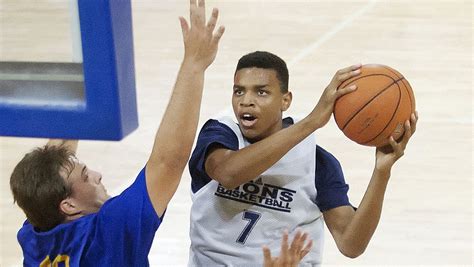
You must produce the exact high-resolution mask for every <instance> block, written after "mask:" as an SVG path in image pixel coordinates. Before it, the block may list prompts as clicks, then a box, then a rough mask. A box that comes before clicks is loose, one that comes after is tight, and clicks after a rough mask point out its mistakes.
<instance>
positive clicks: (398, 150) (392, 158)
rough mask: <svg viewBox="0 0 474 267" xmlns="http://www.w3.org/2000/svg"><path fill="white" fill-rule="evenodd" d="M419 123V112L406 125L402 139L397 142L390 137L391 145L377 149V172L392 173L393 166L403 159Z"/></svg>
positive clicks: (413, 114) (412, 115)
mask: <svg viewBox="0 0 474 267" xmlns="http://www.w3.org/2000/svg"><path fill="white" fill-rule="evenodd" d="M417 122H418V112H416V111H415V112H414V113H412V114H411V116H410V121H408V120H407V121H406V122H405V124H404V128H405V132H404V133H403V136H402V137H401V139H399V140H397V141H395V139H394V138H393V136H390V139H389V144H388V145H386V146H383V147H377V149H376V152H375V157H376V161H375V167H376V169H377V170H382V171H390V169H391V168H392V166H393V164H395V162H396V161H397V160H398V159H399V158H401V157H402V156H403V155H404V153H405V148H406V147H407V144H408V141H409V140H410V138H411V137H412V135H413V134H414V133H415V130H416V123H417Z"/></svg>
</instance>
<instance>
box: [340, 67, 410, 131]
mask: <svg viewBox="0 0 474 267" xmlns="http://www.w3.org/2000/svg"><path fill="white" fill-rule="evenodd" d="M384 76H387V75H384ZM364 77H368V76H364ZM387 77H389V78H390V79H392V80H393V82H392V83H391V84H389V85H388V86H387V87H385V88H384V89H382V90H380V92H378V93H377V94H376V95H375V96H373V97H372V98H371V99H370V100H369V101H367V102H366V103H365V104H364V105H363V106H362V107H361V108H360V109H359V110H357V111H356V112H354V113H353V114H352V116H351V117H350V118H349V119H348V120H347V121H346V123H345V124H344V126H343V127H342V131H344V130H345V129H346V127H347V125H348V124H349V123H350V122H351V121H352V119H354V117H355V116H356V115H357V114H358V113H359V112H360V111H361V110H363V109H364V108H365V107H366V106H367V105H368V104H370V102H372V101H373V100H374V99H375V98H377V97H378V96H379V95H380V94H381V93H383V92H385V91H386V90H387V89H388V88H390V86H392V85H394V84H396V83H397V82H398V81H400V80H401V79H398V80H394V79H393V78H392V77H390V76H387ZM397 77H398V76H397Z"/></svg>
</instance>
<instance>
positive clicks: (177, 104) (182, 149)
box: [150, 60, 205, 171]
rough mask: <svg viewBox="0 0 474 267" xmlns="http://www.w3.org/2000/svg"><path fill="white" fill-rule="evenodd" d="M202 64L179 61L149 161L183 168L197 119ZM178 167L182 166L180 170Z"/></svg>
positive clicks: (201, 83)
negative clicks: (175, 77)
mask: <svg viewBox="0 0 474 267" xmlns="http://www.w3.org/2000/svg"><path fill="white" fill-rule="evenodd" d="M204 71H205V68H202V67H198V66H196V65H194V64H193V62H191V61H186V60H185V61H183V63H182V65H181V68H180V70H179V73H178V77H177V80H176V83H175V87H174V89H173V92H172V95H171V99H170V101H169V103H168V106H167V108H166V111H165V114H164V116H163V119H162V121H161V124H160V127H159V129H158V132H157V134H156V137H155V144H154V146H153V151H152V154H151V156H150V161H152V162H157V163H160V164H162V165H164V164H163V163H164V162H169V163H170V164H166V165H168V166H174V167H175V168H177V169H180V168H182V169H184V166H185V165H186V162H187V160H188V158H189V155H190V153H191V148H192V144H193V142H194V138H195V135H196V128H197V124H198V120H199V111H200V107H201V98H202V91H203V86H204ZM181 171H182V170H181Z"/></svg>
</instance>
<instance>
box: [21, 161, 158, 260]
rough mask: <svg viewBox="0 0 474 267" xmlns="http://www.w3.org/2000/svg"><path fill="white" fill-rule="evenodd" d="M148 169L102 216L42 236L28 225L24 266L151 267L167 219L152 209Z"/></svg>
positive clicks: (24, 235) (24, 229) (23, 239)
mask: <svg viewBox="0 0 474 267" xmlns="http://www.w3.org/2000/svg"><path fill="white" fill-rule="evenodd" d="M145 180H146V179H145V168H143V170H142V171H141V172H140V174H139V175H138V177H137V178H136V180H135V182H134V183H133V184H132V185H131V186H130V187H129V188H127V189H126V190H125V191H124V192H122V193H121V194H120V195H118V196H116V197H114V198H111V199H109V200H108V201H107V202H105V203H104V205H103V206H102V207H101V209H100V210H99V212H98V213H94V214H90V215H87V216H83V217H81V218H79V219H77V220H74V221H72V222H69V223H64V224H60V225H58V226H56V227H54V228H53V229H51V230H49V231H46V232H38V231H36V230H35V229H34V227H33V226H32V225H31V224H30V223H28V221H26V222H25V224H24V225H23V227H22V228H21V229H20V231H19V232H18V241H19V243H20V245H21V247H22V250H23V256H24V261H23V265H24V266H51V264H52V266H58V265H59V266H148V265H149V264H148V253H149V251H150V248H151V245H152V241H153V238H154V236H155V232H156V230H157V229H158V227H159V226H160V224H161V219H162V218H159V217H158V216H157V214H156V212H155V209H154V208H153V206H152V203H151V201H150V198H149V196H148V191H147V188H146V181H145Z"/></svg>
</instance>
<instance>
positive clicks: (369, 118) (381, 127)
mask: <svg viewBox="0 0 474 267" xmlns="http://www.w3.org/2000/svg"><path fill="white" fill-rule="evenodd" d="M360 70H361V73H360V74H359V75H358V76H356V77H352V78H351V79H348V80H346V81H344V82H343V83H342V84H341V85H340V86H339V87H338V89H339V88H345V87H347V86H350V85H353V84H355V85H357V90H355V91H354V92H351V93H349V94H346V95H343V96H341V97H340V98H338V99H337V100H336V103H335V105H334V119H335V121H336V123H337V126H338V127H339V129H341V130H342V132H343V133H344V134H345V135H346V136H347V137H348V138H349V139H351V140H352V141H355V142H356V143H358V144H361V145H365V146H376V147H379V146H383V145H386V144H388V140H389V137H390V136H391V135H393V137H394V139H395V140H397V139H399V138H400V137H401V136H402V135H403V132H404V126H403V124H404V123H405V121H406V120H409V118H410V115H411V113H413V112H414V111H415V97H414V94H413V91H412V89H411V86H410V84H409V83H408V81H407V80H406V79H405V77H404V76H403V75H402V74H400V72H398V71H396V70H394V69H393V68H390V67H388V66H384V65H378V64H369V65H363V66H362V67H361V69H360Z"/></svg>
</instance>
